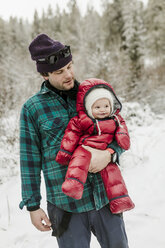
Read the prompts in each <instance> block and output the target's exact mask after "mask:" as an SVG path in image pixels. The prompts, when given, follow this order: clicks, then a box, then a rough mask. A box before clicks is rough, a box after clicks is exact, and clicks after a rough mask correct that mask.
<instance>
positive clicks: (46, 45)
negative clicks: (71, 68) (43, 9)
mask: <svg viewBox="0 0 165 248" xmlns="http://www.w3.org/2000/svg"><path fill="white" fill-rule="evenodd" d="M64 48H65V46H64V45H63V44H62V43H60V42H59V41H56V40H52V39H51V38H49V37H48V36H47V35H46V34H40V35H38V36H37V37H36V38H35V39H34V40H33V41H32V42H31V44H30V46H29V51H30V54H31V58H32V60H35V61H36V65H37V71H38V72H41V73H42V72H52V71H56V70H59V69H60V68H62V67H64V66H65V65H67V64H68V63H69V62H70V61H72V55H71V54H70V55H69V56H67V57H63V56H61V57H60V58H59V59H58V60H57V62H56V63H54V64H49V63H48V62H47V61H44V59H45V58H46V57H47V56H49V55H51V54H56V53H57V52H58V51H59V50H61V49H64ZM42 59H43V60H42Z"/></svg>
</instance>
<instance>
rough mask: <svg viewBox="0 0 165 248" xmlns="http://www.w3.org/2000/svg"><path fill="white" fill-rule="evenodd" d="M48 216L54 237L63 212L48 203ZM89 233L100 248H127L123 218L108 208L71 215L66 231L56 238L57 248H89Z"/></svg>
mask: <svg viewBox="0 0 165 248" xmlns="http://www.w3.org/2000/svg"><path fill="white" fill-rule="evenodd" d="M48 215H49V218H50V221H51V223H52V229H53V234H52V235H54V236H55V233H56V232H57V229H58V228H59V223H61V220H62V217H63V215H64V211H63V210H62V209H59V208H57V207H56V206H55V205H53V204H51V203H49V202H48ZM91 232H92V233H93V234H94V235H95V236H96V238H97V240H98V242H99V243H100V246H101V247H102V248H128V241H127V236H126V232H125V226H124V221H123V217H122V216H121V215H114V214H112V213H111V212H110V210H109V206H108V207H107V206H105V207H103V208H102V209H100V210H98V211H96V210H92V211H89V212H85V213H72V215H71V218H70V221H69V224H68V228H67V230H65V231H64V232H63V234H62V235H61V236H60V237H57V242H58V245H59V248H89V247H90V240H91Z"/></svg>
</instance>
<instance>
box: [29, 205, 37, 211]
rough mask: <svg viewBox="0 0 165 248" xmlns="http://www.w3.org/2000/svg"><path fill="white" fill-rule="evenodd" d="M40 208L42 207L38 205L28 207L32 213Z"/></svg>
mask: <svg viewBox="0 0 165 248" xmlns="http://www.w3.org/2000/svg"><path fill="white" fill-rule="evenodd" d="M39 208H40V206H39V205H36V206H31V207H27V210H28V211H29V212H32V211H36V210H38V209H39Z"/></svg>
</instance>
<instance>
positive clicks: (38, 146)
mask: <svg viewBox="0 0 165 248" xmlns="http://www.w3.org/2000/svg"><path fill="white" fill-rule="evenodd" d="M29 51H30V53H31V57H32V59H33V60H34V61H36V66H37V71H38V72H39V73H40V74H41V75H42V76H43V77H44V79H45V81H44V82H43V84H42V86H41V90H40V91H39V92H38V93H37V94H35V95H34V96H33V97H31V98H30V99H29V100H28V101H27V102H26V103H25V104H24V105H23V108H22V111H21V118H20V161H21V180H22V198H23V200H22V202H21V203H20V208H21V209H22V208H23V207H24V206H25V205H26V206H27V210H28V211H30V216H31V221H32V223H33V225H34V226H35V227H36V228H37V229H38V230H40V231H49V230H50V228H52V230H53V232H52V235H53V236H56V237H57V241H58V245H59V247H60V248H65V247H69V248H70V247H72V248H87V247H90V238H91V231H92V232H93V233H94V235H96V237H97V239H98V241H99V243H100V245H101V247H107V248H108V247H110V248H128V243H127V237H126V234H125V227H124V222H123V218H122V216H120V215H113V214H112V213H111V212H110V210H109V207H108V199H107V197H106V192H105V189H104V185H103V182H102V180H101V177H100V174H99V173H97V172H99V171H100V170H102V169H104V168H105V167H106V166H107V164H108V163H109V162H110V161H111V157H112V154H115V153H117V155H118V156H119V155H120V154H121V153H122V149H121V148H120V147H119V146H117V144H116V143H115V142H114V143H112V144H111V146H110V148H111V153H112V154H111V153H110V152H109V150H105V151H100V150H96V149H92V148H90V147H86V149H87V150H88V151H90V152H91V154H92V159H91V164H90V167H89V173H88V179H87V182H86V183H85V185H84V193H83V197H82V199H80V200H75V199H73V198H70V197H68V196H66V195H65V194H64V193H63V192H62V190H61V185H62V183H63V182H64V179H65V174H66V171H67V167H66V166H62V165H60V164H58V163H57V162H56V161H55V158H56V154H57V152H58V151H59V149H60V143H61V140H62V137H63V135H64V131H65V128H66V126H67V124H68V122H69V120H70V119H71V118H72V117H73V116H75V115H76V93H77V90H78V86H79V83H78V82H77V81H76V80H75V78H74V72H73V63H72V55H71V51H70V47H69V46H64V45H63V44H62V43H60V42H59V41H55V40H52V39H51V38H49V37H48V36H47V35H45V34H40V35H38V36H37V37H36V38H35V39H34V40H33V41H32V42H31V44H30V46H29ZM41 170H42V171H43V175H44V179H45V185H46V192H47V201H48V215H49V218H48V217H47V215H46V213H45V212H44V210H43V209H41V208H40V200H41V195H40V182H41ZM49 219H50V220H49Z"/></svg>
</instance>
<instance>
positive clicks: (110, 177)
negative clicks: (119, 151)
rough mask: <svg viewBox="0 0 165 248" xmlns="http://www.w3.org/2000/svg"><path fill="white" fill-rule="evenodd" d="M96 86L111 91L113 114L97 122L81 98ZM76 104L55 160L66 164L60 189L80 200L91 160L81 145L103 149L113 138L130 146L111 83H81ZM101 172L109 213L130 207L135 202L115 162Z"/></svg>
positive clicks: (126, 147)
mask: <svg viewBox="0 0 165 248" xmlns="http://www.w3.org/2000/svg"><path fill="white" fill-rule="evenodd" d="M99 87H104V88H106V89H108V90H110V91H111V92H112V93H113V96H114V114H115V115H112V116H111V117H110V118H106V119H101V120H99V121H98V122H96V120H95V119H92V118H90V117H89V116H88V115H87V113H86V110H85V107H84V99H85V97H86V95H87V94H88V93H89V92H90V91H91V90H92V89H95V88H99ZM76 107H77V113H78V115H77V116H75V117H73V118H72V119H71V120H70V122H69V123H68V126H67V128H66V130H65V134H64V137H63V139H62V142H61V147H60V151H59V152H58V154H57V156H56V161H57V162H58V163H60V164H62V165H67V164H68V163H69V166H68V170H67V173H66V177H65V182H64V183H63V184H62V191H63V192H64V193H65V194H66V195H68V196H70V197H73V198H75V199H81V197H82V194H83V189H84V183H85V182H86V179H87V174H88V169H89V164H90V160H91V153H90V152H88V151H87V150H85V149H84V148H83V147H82V144H84V145H86V146H90V147H93V148H96V149H101V150H105V149H106V148H107V146H108V144H110V143H111V142H112V141H113V139H114V138H115V139H116V141H117V143H118V144H119V146H120V147H122V148H123V149H125V150H127V149H129V147H130V138H129V135H128V130H127V127H126V125H125V121H124V120H123V118H122V117H121V116H120V115H119V114H118V113H119V112H120V109H121V103H120V101H119V100H118V98H117V97H116V95H115V93H114V91H113V89H112V87H111V86H110V84H108V83H106V82H105V81H103V80H100V79H89V80H85V81H84V82H83V83H81V84H80V86H79V90H78V95H77V105H76ZM116 116H117V117H116ZM118 124H119V125H118ZM98 125H99V126H98ZM100 131H101V134H100ZM69 161H70V162H69ZM100 173H101V176H102V180H103V183H104V186H105V189H106V193H107V197H108V199H109V204H110V209H111V212H112V213H115V214H116V213H121V212H123V211H126V210H130V209H132V208H133V207H134V203H133V202H132V200H131V199H130V197H129V195H128V191H127V189H126V185H125V183H124V180H123V178H122V175H121V172H120V169H119V168H118V166H117V164H113V163H109V164H108V165H107V167H106V168H105V169H103V170H102V171H101V172H100Z"/></svg>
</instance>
